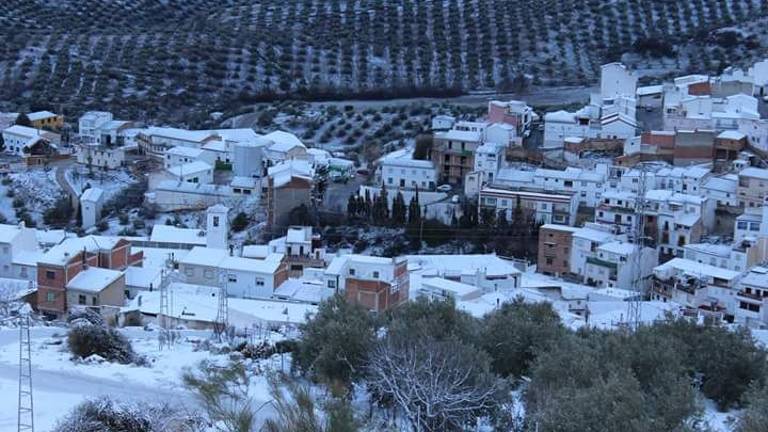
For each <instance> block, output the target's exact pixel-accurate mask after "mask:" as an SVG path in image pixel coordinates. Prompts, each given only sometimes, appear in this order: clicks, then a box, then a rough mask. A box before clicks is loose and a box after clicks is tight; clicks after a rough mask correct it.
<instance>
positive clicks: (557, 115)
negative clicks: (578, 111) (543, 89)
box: [544, 110, 576, 123]
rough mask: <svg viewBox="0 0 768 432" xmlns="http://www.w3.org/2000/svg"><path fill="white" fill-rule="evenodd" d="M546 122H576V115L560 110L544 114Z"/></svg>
mask: <svg viewBox="0 0 768 432" xmlns="http://www.w3.org/2000/svg"><path fill="white" fill-rule="evenodd" d="M544 121H545V122H556V123H575V122H576V115H575V114H574V113H572V112H568V111H564V110H560V111H555V112H550V113H546V114H544Z"/></svg>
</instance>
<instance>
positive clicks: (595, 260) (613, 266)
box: [587, 257, 618, 272]
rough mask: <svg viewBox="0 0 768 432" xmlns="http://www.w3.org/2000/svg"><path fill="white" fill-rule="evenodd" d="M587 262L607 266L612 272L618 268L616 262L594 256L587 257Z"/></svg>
mask: <svg viewBox="0 0 768 432" xmlns="http://www.w3.org/2000/svg"><path fill="white" fill-rule="evenodd" d="M587 264H594V265H597V266H601V267H606V268H609V269H611V270H613V271H614V272H615V271H616V269H617V268H618V265H617V264H616V263H614V262H610V261H606V260H602V259H600V258H596V257H587Z"/></svg>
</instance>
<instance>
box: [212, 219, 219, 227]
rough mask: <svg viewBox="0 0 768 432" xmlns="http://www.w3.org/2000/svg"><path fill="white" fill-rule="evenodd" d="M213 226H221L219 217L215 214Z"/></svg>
mask: <svg viewBox="0 0 768 432" xmlns="http://www.w3.org/2000/svg"><path fill="white" fill-rule="evenodd" d="M213 226H214V227H218V226H219V217H218V216H214V217H213Z"/></svg>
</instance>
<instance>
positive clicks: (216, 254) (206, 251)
mask: <svg viewBox="0 0 768 432" xmlns="http://www.w3.org/2000/svg"><path fill="white" fill-rule="evenodd" d="M228 256H229V251H227V250H225V249H214V248H208V247H204V246H195V247H194V248H192V250H191V251H189V253H188V254H187V255H186V256H185V257H184V258H181V259H180V260H179V263H180V264H186V265H198V266H206V267H216V266H218V265H219V263H221V261H222V260H223V259H224V258H226V257H228Z"/></svg>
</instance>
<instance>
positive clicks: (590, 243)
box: [569, 223, 626, 282]
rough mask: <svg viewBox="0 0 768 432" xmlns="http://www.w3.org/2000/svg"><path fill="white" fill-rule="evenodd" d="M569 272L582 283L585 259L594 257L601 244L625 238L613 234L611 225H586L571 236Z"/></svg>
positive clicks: (585, 265) (584, 272) (584, 276)
mask: <svg viewBox="0 0 768 432" xmlns="http://www.w3.org/2000/svg"><path fill="white" fill-rule="evenodd" d="M572 239H573V240H572V242H573V243H572V244H571V257H570V260H569V262H570V272H571V273H572V274H574V275H577V276H578V277H579V279H580V280H581V281H582V282H584V281H585V280H586V274H587V258H591V257H594V256H595V253H597V248H598V247H600V246H601V245H603V244H606V243H610V242H613V241H618V240H626V236H620V235H617V234H616V233H615V228H614V227H613V226H612V225H601V224H597V223H587V224H585V225H584V226H583V227H582V228H579V229H577V230H576V231H574V232H573V234H572Z"/></svg>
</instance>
